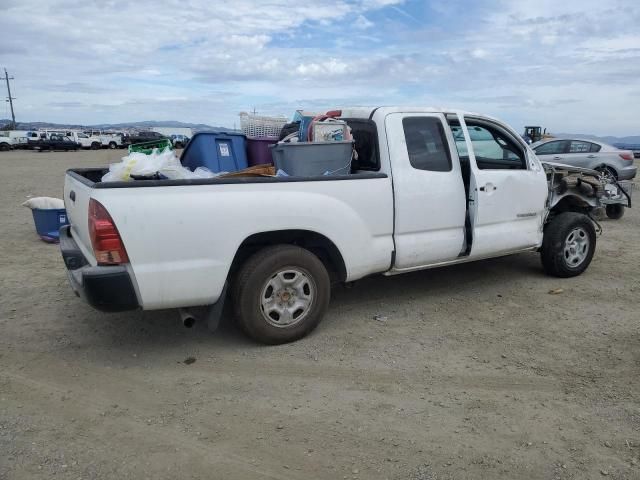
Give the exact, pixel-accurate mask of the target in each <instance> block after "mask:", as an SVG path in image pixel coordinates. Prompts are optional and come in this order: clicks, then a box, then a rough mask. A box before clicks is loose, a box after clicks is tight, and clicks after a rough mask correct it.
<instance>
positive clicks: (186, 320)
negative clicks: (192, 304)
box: [178, 308, 196, 328]
mask: <svg viewBox="0 0 640 480" xmlns="http://www.w3.org/2000/svg"><path fill="white" fill-rule="evenodd" d="M178 313H179V314H180V320H182V325H184V327H185V328H191V327H193V326H194V325H195V323H196V317H194V316H193V314H192V313H191V312H189V310H187V309H186V308H179V309H178Z"/></svg>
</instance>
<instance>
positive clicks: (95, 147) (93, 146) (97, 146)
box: [91, 142, 101, 150]
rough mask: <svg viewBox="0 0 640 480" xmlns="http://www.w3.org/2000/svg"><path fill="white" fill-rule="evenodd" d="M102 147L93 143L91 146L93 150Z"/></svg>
mask: <svg viewBox="0 0 640 480" xmlns="http://www.w3.org/2000/svg"><path fill="white" fill-rule="evenodd" d="M100 147H101V145H100V144H99V143H98V142H93V143H92V144H91V150H99V149H100Z"/></svg>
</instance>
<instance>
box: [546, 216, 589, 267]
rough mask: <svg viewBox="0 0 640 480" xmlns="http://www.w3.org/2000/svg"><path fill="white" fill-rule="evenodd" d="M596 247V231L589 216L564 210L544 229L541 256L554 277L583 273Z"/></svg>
mask: <svg viewBox="0 0 640 480" xmlns="http://www.w3.org/2000/svg"><path fill="white" fill-rule="evenodd" d="M595 249H596V230H595V228H594V226H593V222H592V221H591V219H590V218H589V217H587V216H586V215H584V214H582V213H575V212H565V213H561V214H559V215H557V216H556V217H554V218H553V219H552V220H551V221H550V222H549V223H548V224H547V225H546V227H545V229H544V238H543V240H542V248H541V250H540V258H541V260H542V266H543V268H544V271H545V272H546V273H547V274H549V275H553V276H554V277H565V278H566V277H575V276H577V275H580V274H581V273H582V272H584V271H585V270H586V269H587V267H588V266H589V264H590V263H591V260H592V258H593V254H594V252H595Z"/></svg>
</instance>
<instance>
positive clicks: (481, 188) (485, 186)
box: [480, 183, 498, 192]
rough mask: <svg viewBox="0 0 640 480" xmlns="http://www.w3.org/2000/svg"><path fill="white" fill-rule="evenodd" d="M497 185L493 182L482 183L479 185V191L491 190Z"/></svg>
mask: <svg viewBox="0 0 640 480" xmlns="http://www.w3.org/2000/svg"><path fill="white" fill-rule="evenodd" d="M497 189H498V187H496V186H495V185H494V184H493V183H487V184H486V185H483V186H482V187H480V191H481V192H493V191H494V190H497Z"/></svg>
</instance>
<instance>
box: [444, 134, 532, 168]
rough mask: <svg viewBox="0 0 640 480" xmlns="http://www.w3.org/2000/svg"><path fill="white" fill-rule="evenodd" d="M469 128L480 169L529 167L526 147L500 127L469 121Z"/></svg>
mask: <svg viewBox="0 0 640 480" xmlns="http://www.w3.org/2000/svg"><path fill="white" fill-rule="evenodd" d="M467 129H468V131H469V137H470V139H471V145H473V152H474V154H475V157H476V165H477V166H478V168H479V169H480V170H526V169H527V161H526V156H525V151H524V149H523V148H522V147H521V146H520V145H518V144H517V143H516V142H515V141H514V140H513V139H512V138H510V136H509V135H507V134H506V133H504V132H502V131H501V130H499V129H498V128H494V127H493V126H489V125H484V124H483V125H473V124H471V123H469V124H467ZM456 143H458V142H456ZM460 143H462V142H460ZM461 155H462V153H461Z"/></svg>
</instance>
